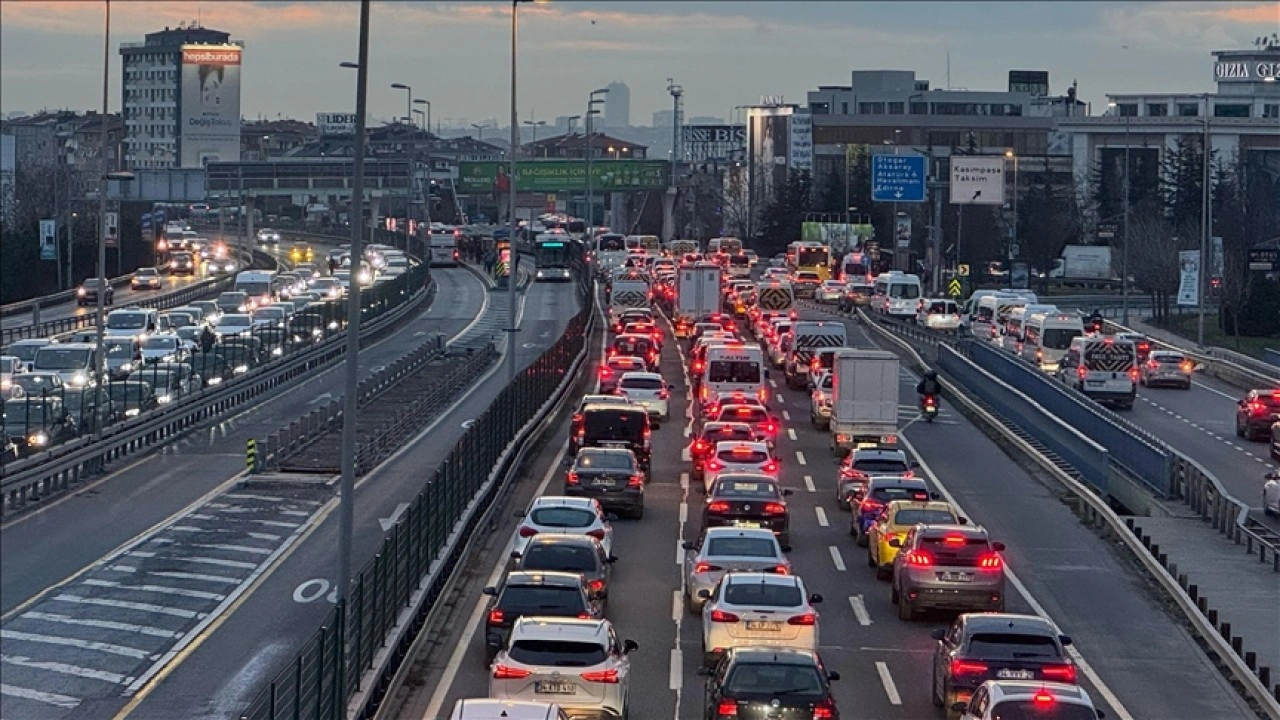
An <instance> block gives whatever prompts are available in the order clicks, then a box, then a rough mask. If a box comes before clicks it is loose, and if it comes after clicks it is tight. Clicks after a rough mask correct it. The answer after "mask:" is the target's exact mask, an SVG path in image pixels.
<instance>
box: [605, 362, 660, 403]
mask: <svg viewBox="0 0 1280 720" xmlns="http://www.w3.org/2000/svg"><path fill="white" fill-rule="evenodd" d="M648 368H649V366H648V364H647V363H646V362H645V360H644V358H642V357H636V356H633V355H611V356H609V357H608V358H606V359H605V361H604V363H603V364H602V365H601V366H600V382H599V385H598V387H597V389H598V391H599V393H600V394H602V395H612V394H614V391H615V390H617V388H618V382H619V381H620V380H621V379H622V376H623V375H624V374H625V373H629V372H646V371H648Z"/></svg>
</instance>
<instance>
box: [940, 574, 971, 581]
mask: <svg viewBox="0 0 1280 720" xmlns="http://www.w3.org/2000/svg"><path fill="white" fill-rule="evenodd" d="M938 579H939V580H942V581H944V582H970V581H971V580H973V573H958V572H941V573H938Z"/></svg>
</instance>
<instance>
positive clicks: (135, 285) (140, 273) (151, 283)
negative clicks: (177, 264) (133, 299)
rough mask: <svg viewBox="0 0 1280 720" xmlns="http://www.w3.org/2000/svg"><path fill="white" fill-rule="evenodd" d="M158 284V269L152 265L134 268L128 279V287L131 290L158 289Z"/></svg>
mask: <svg viewBox="0 0 1280 720" xmlns="http://www.w3.org/2000/svg"><path fill="white" fill-rule="evenodd" d="M160 286H161V282H160V271H159V270H157V269H156V268H153V267H145V268H138V269H137V270H134V271H133V277H132V278H131V279H130V280H129V287H130V288H131V289H133V290H159V289H160Z"/></svg>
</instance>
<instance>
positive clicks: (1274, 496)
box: [1262, 423, 1280, 515]
mask: <svg viewBox="0 0 1280 720" xmlns="http://www.w3.org/2000/svg"><path fill="white" fill-rule="evenodd" d="M1277 425H1280V423H1277ZM1272 434H1276V431H1275V430H1274V429H1273V430H1272ZM1266 478H1267V482H1266V483H1264V484H1263V486H1262V512H1264V513H1266V514H1267V515H1280V470H1272V471H1271V472H1269V473H1267V475H1266Z"/></svg>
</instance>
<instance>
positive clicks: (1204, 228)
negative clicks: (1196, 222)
mask: <svg viewBox="0 0 1280 720" xmlns="http://www.w3.org/2000/svg"><path fill="white" fill-rule="evenodd" d="M1210 106H1211V103H1210V101H1209V93H1205V94H1204V140H1203V142H1202V143H1201V146H1202V148H1203V150H1204V180H1203V185H1204V187H1203V188H1202V189H1201V190H1202V192H1203V196H1202V198H1201V203H1202V205H1201V212H1200V277H1199V283H1200V292H1199V293H1198V295H1199V297H1198V298H1197V300H1199V302H1198V303H1197V304H1198V305H1199V307H1198V308H1197V310H1198V317H1197V319H1196V344H1197V345H1199V346H1200V347H1204V308H1205V297H1206V296H1207V295H1208V294H1209V235H1210V234H1211V233H1212V232H1213V203H1211V202H1210V200H1209V163H1210V161H1211V158H1212V156H1213V150H1212V148H1211V147H1210V138H1209V116H1210V110H1211V107H1210Z"/></svg>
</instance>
